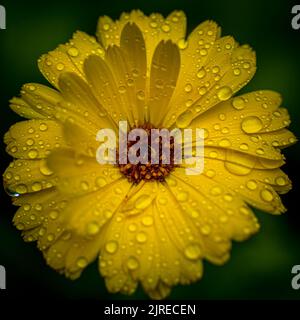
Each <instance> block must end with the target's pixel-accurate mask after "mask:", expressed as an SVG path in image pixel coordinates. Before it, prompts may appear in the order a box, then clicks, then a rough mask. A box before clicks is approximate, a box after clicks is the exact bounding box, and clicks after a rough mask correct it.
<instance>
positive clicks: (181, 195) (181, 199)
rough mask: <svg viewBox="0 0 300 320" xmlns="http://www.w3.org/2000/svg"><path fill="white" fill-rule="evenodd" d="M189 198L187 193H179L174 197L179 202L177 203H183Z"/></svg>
mask: <svg viewBox="0 0 300 320" xmlns="http://www.w3.org/2000/svg"><path fill="white" fill-rule="evenodd" d="M188 198H189V194H188V193H187V192H184V191H182V192H179V193H178V194H177V196H176V199H177V200H178V201H179V202H185V201H187V200H188Z"/></svg>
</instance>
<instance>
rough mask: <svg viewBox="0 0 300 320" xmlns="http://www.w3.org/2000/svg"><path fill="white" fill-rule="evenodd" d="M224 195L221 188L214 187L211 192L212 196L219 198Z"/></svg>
mask: <svg viewBox="0 0 300 320" xmlns="http://www.w3.org/2000/svg"><path fill="white" fill-rule="evenodd" d="M221 193H222V189H221V188H220V187H213V188H211V190H210V194H211V195H212V196H219V195H220V194H221Z"/></svg>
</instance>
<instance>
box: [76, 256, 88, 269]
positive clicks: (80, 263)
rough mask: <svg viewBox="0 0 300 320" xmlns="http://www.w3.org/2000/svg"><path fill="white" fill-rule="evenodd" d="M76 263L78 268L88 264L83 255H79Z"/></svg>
mask: <svg viewBox="0 0 300 320" xmlns="http://www.w3.org/2000/svg"><path fill="white" fill-rule="evenodd" d="M76 265H77V267H79V268H85V267H86V266H87V265H88V261H87V259H86V258H85V257H79V258H78V259H77V261H76Z"/></svg>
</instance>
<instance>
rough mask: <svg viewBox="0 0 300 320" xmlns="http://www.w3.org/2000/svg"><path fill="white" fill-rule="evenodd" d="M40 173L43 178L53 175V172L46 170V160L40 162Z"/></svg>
mask: <svg viewBox="0 0 300 320" xmlns="http://www.w3.org/2000/svg"><path fill="white" fill-rule="evenodd" d="M40 172H41V174H43V175H44V176H51V175H52V174H53V172H52V171H51V170H50V169H49V168H48V166H47V161H46V160H41V162H40Z"/></svg>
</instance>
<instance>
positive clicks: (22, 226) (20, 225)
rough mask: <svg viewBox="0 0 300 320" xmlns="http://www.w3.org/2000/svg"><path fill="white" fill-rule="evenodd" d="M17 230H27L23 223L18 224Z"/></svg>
mask: <svg viewBox="0 0 300 320" xmlns="http://www.w3.org/2000/svg"><path fill="white" fill-rule="evenodd" d="M16 228H17V229H18V230H24V229H25V226H24V223H22V222H20V223H18V224H17V225H16Z"/></svg>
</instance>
